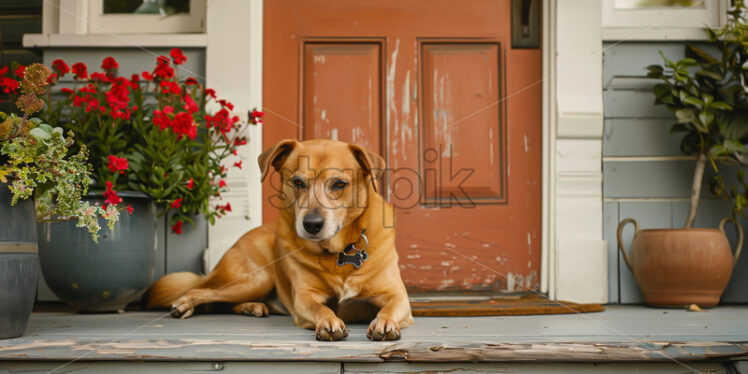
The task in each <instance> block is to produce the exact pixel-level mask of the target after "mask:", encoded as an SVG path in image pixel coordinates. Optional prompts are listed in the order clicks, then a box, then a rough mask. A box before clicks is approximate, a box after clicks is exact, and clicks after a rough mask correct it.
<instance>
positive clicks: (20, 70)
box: [13, 65, 26, 79]
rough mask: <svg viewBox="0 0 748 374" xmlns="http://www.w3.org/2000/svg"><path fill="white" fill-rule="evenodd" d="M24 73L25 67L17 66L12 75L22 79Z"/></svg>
mask: <svg viewBox="0 0 748 374" xmlns="http://www.w3.org/2000/svg"><path fill="white" fill-rule="evenodd" d="M24 71H26V67H25V66H23V65H18V68H16V71H14V72H13V73H14V74H15V75H16V77H18V79H23V72H24Z"/></svg>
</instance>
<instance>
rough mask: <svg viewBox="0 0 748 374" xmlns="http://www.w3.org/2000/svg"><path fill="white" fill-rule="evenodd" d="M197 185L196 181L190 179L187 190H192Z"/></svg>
mask: <svg viewBox="0 0 748 374" xmlns="http://www.w3.org/2000/svg"><path fill="white" fill-rule="evenodd" d="M194 185H195V181H194V180H192V178H190V180H188V181H187V189H188V190H192V187H193V186H194Z"/></svg>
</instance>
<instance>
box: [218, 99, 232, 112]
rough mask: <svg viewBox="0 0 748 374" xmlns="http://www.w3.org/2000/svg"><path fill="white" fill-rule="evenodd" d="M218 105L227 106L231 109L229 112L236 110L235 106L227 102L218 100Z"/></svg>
mask: <svg viewBox="0 0 748 374" xmlns="http://www.w3.org/2000/svg"><path fill="white" fill-rule="evenodd" d="M218 103H219V104H221V106H225V107H226V108H229V110H234V104H231V103H230V102H228V101H226V100H223V99H221V100H218Z"/></svg>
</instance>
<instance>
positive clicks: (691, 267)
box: [618, 0, 748, 307]
mask: <svg viewBox="0 0 748 374" xmlns="http://www.w3.org/2000/svg"><path fill="white" fill-rule="evenodd" d="M744 12H745V4H744V1H743V0H738V1H736V2H735V7H734V8H733V9H732V10H731V11H730V12H728V13H729V17H728V18H729V20H728V23H727V24H726V26H725V27H724V28H722V29H720V30H713V29H707V30H706V31H707V33H708V35H709V43H708V44H709V47H708V48H707V49H713V50H715V51H717V52H718V54H717V56H713V55H712V54H710V53H709V52H707V51H706V50H705V49H703V48H699V47H697V46H694V45H692V44H688V45H687V46H686V51H685V53H686V57H685V58H684V59H682V60H679V61H670V60H668V59H667V58H665V56H664V55H662V53H661V55H662V58H663V60H664V66H661V65H652V66H649V67H648V69H649V74H648V76H649V77H651V78H656V79H659V80H660V83H659V84H657V85H655V87H654V93H655V96H656V101H655V103H656V104H661V105H665V106H667V107H668V109H670V110H671V111H672V112H674V114H675V117H676V118H677V121H678V122H677V123H676V124H674V125H673V126H672V128H671V132H672V133H681V134H684V136H683V140H682V141H681V147H680V148H681V151H682V152H683V153H684V154H685V155H693V156H696V164H695V170H694V176H693V184H692V189H691V202H690V209H689V213H688V217H687V218H686V221H685V228H684V229H668V230H642V231H639V229H638V224H636V221H635V220H632V219H626V220H623V221H622V222H621V223H620V225H619V228H618V243H619V247H620V249H621V251H622V252H623V255H624V260H625V261H626V264H627V265H628V266H629V268H630V269H631V271H632V272H633V273H634V277H635V278H636V281H637V283H638V284H639V288H640V289H641V291H642V294H643V296H644V300H645V302H646V303H647V304H650V305H655V306H676V307H677V306H684V305H690V304H697V305H699V306H704V307H711V306H714V305H717V304H718V303H719V299H720V296H721V295H722V292H723V291H724V289H725V287H726V286H727V283H728V282H729V280H730V276H731V274H732V270H733V267H734V265H735V263H737V260H738V257H739V256H740V251H741V247H742V244H743V230H742V228H741V225H740V224H739V223H738V221H737V215H738V214H739V213H741V212H742V210H743V209H744V208H745V207H746V205H747V202H748V200H746V195H745V194H739V193H738V192H737V191H736V190H735V188H734V186H733V187H731V188H727V186H726V185H725V176H724V173H725V170H724V169H721V168H720V167H718V165H719V164H724V165H740V166H745V165H746V164H747V163H748V160H746V159H745V156H746V151H748V148H747V147H746V142H748V71H747V70H746V69H745V64H746V63H747V62H748V53H746V46H748V26H747V25H746V19H745V13H744ZM707 164H709V165H711V167H712V169H713V171H714V177H713V180H712V181H711V183H710V184H709V185H710V186H711V187H712V188H711V190H712V192H714V193H715V194H716V195H717V196H719V197H722V198H725V199H726V200H728V201H730V202H731V203H732V205H733V214H732V217H730V218H726V219H724V220H722V222H721V223H720V225H719V229H700V228H693V223H694V220H695V218H696V214H697V211H698V207H699V198H700V196H701V188H702V185H703V180H704V171H705V168H706V166H707ZM738 178H739V180H740V184H742V185H743V186H744V187H745V181H744V179H745V175H744V173H743V171H742V170H740V171H739V172H738ZM729 220H732V221H733V223H734V224H735V226H736V229H737V231H738V243H737V248H736V250H735V254H734V255H733V254H732V252H731V250H730V245H729V243H728V241H727V238H726V236H725V233H724V225H725V223H726V222H727V221H729ZM629 222H633V223H634V224H635V226H636V234H635V236H634V241H633V243H632V252H633V253H632V254H631V256H629V255H628V254H627V253H626V251H625V250H624V248H623V243H622V241H621V231H622V229H623V226H624V225H626V224H627V223H629Z"/></svg>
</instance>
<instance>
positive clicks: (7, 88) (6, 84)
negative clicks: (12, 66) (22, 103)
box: [0, 77, 19, 94]
mask: <svg viewBox="0 0 748 374" xmlns="http://www.w3.org/2000/svg"><path fill="white" fill-rule="evenodd" d="M18 86H19V85H18V81H17V80H15V79H13V78H7V77H3V78H2V79H0V87H2V89H3V92H5V93H6V94H9V93H11V92H16V91H17V90H18Z"/></svg>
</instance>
